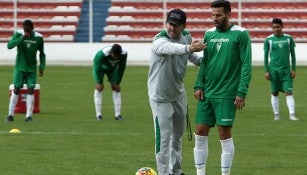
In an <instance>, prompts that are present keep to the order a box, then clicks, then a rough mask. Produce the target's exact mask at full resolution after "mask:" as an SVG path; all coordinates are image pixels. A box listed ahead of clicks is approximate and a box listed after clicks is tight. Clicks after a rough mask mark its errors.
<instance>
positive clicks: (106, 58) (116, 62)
mask: <svg viewBox="0 0 307 175" xmlns="http://www.w3.org/2000/svg"><path fill="white" fill-rule="evenodd" d="M126 62H127V51H126V50H124V49H122V47H121V46H120V45H119V44H114V45H113V46H108V47H105V48H102V49H101V50H99V51H98V52H97V53H96V55H95V58H94V63H93V76H94V81H95V83H96V87H95V91H94V103H95V110H96V119H97V120H98V121H100V120H102V112H101V105H102V101H103V94H102V91H103V89H104V84H103V78H104V75H107V77H108V81H109V82H110V84H111V88H112V91H113V95H112V97H113V103H114V110H115V120H123V119H124V118H123V117H122V115H121V93H120V82H121V81H122V78H123V75H124V72H125V69H126Z"/></svg>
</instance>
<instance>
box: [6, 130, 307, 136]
mask: <svg viewBox="0 0 307 175" xmlns="http://www.w3.org/2000/svg"><path fill="white" fill-rule="evenodd" d="M0 134H9V131H0ZM19 134H34V135H130V136H137V135H151V134H145V133H135V132H134V133H127V132H126V133H120V132H117V133H116V132H112V133H110V132H101V133H86V132H21V133H19ZM236 136H256V137H257V136H259V137H263V136H288V137H307V133H303V134H302V133H297V134H268V133H253V134H236Z"/></svg>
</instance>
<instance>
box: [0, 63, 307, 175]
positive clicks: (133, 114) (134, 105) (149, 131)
mask: <svg viewBox="0 0 307 175" xmlns="http://www.w3.org/2000/svg"><path fill="white" fill-rule="evenodd" d="M197 71H198V68H197V67H192V66H189V67H188V70H187V75H186V79H185V84H186V90H187V95H188V101H189V112H190V122H191V125H192V131H193V130H194V126H195V125H194V115H195V107H196V101H195V100H194V98H193V89H192V87H193V83H194V80H195V77H196V75H197ZM147 72H148V67H147V66H128V67H127V69H126V73H125V76H124V79H123V82H122V84H121V85H122V114H123V116H124V117H125V118H126V120H125V121H115V120H114V112H113V111H114V110H113V102H112V99H111V94H112V93H111V90H110V85H109V84H108V83H106V84H105V90H104V102H103V107H102V108H103V114H104V119H103V121H102V122H97V121H96V120H95V114H94V106H93V90H94V83H93V78H92V68H91V67H89V66H48V67H47V69H46V71H45V75H44V76H43V77H38V83H39V84H40V85H41V89H40V110H41V113H39V114H34V116H33V119H34V122H32V123H25V122H24V117H25V114H16V115H15V121H14V122H12V123H6V122H5V118H6V116H7V109H8V103H9V91H8V89H9V88H8V87H9V84H11V83H12V74H13V67H12V66H1V68H0V80H1V82H0V100H1V102H0V104H1V105H0V114H1V118H0V119H1V121H0V172H1V174H5V175H21V174H22V175H41V174H46V175H71V174H74V175H98V174H99V175H101V174H102V175H134V174H135V172H136V170H138V169H139V168H140V167H143V166H150V167H153V168H154V169H156V165H155V158H154V133H153V121H152V114H151V111H150V107H149V103H148V96H147V84H146V81H147ZM305 77H307V67H298V68H297V77H296V79H295V81H294V98H295V102H296V113H297V117H298V118H299V119H300V120H299V121H297V122H293V121H290V120H289V119H288V110H287V106H286V101H285V96H284V94H280V109H281V110H280V111H281V116H282V119H281V120H280V121H274V120H273V114H272V109H271V105H270V91H269V82H268V81H266V80H265V79H264V72H263V67H254V68H253V78H252V82H251V84H250V91H249V94H248V96H247V100H246V101H247V106H246V108H245V109H244V110H242V111H238V112H237V116H236V122H235V126H234V128H233V135H234V141H235V147H236V153H235V159H234V163H233V169H232V174H235V175H303V174H306V165H307V153H306V152H307V147H306V145H307V130H306V128H307V123H306V119H305V116H306V114H307V108H306V99H307V94H306V93H307V91H306V80H304V79H306V78H305ZM105 81H106V80H105ZM13 128H18V129H19V130H21V131H22V133H21V134H9V131H10V130H11V129H13ZM193 147H194V138H193V141H188V134H187V132H185V135H184V137H183V170H184V172H185V173H186V174H188V175H192V174H195V168H194V160H193ZM207 172H208V174H210V175H212V174H213V175H216V174H220V143H219V139H218V135H217V131H216V128H213V129H212V130H211V133H210V136H209V158H208V162H207Z"/></svg>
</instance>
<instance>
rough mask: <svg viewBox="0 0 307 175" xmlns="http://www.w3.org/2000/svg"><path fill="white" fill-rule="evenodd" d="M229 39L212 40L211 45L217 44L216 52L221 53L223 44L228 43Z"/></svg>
mask: <svg viewBox="0 0 307 175" xmlns="http://www.w3.org/2000/svg"><path fill="white" fill-rule="evenodd" d="M228 42H229V39H228V38H214V39H210V43H216V50H217V51H220V49H221V47H222V43H228Z"/></svg>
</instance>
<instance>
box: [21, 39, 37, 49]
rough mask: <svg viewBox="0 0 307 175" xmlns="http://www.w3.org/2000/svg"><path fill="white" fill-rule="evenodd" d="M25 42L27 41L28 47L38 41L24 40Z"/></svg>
mask: <svg viewBox="0 0 307 175" xmlns="http://www.w3.org/2000/svg"><path fill="white" fill-rule="evenodd" d="M24 42H25V43H26V46H27V48H30V47H31V45H32V44H36V41H32V40H24Z"/></svg>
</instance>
